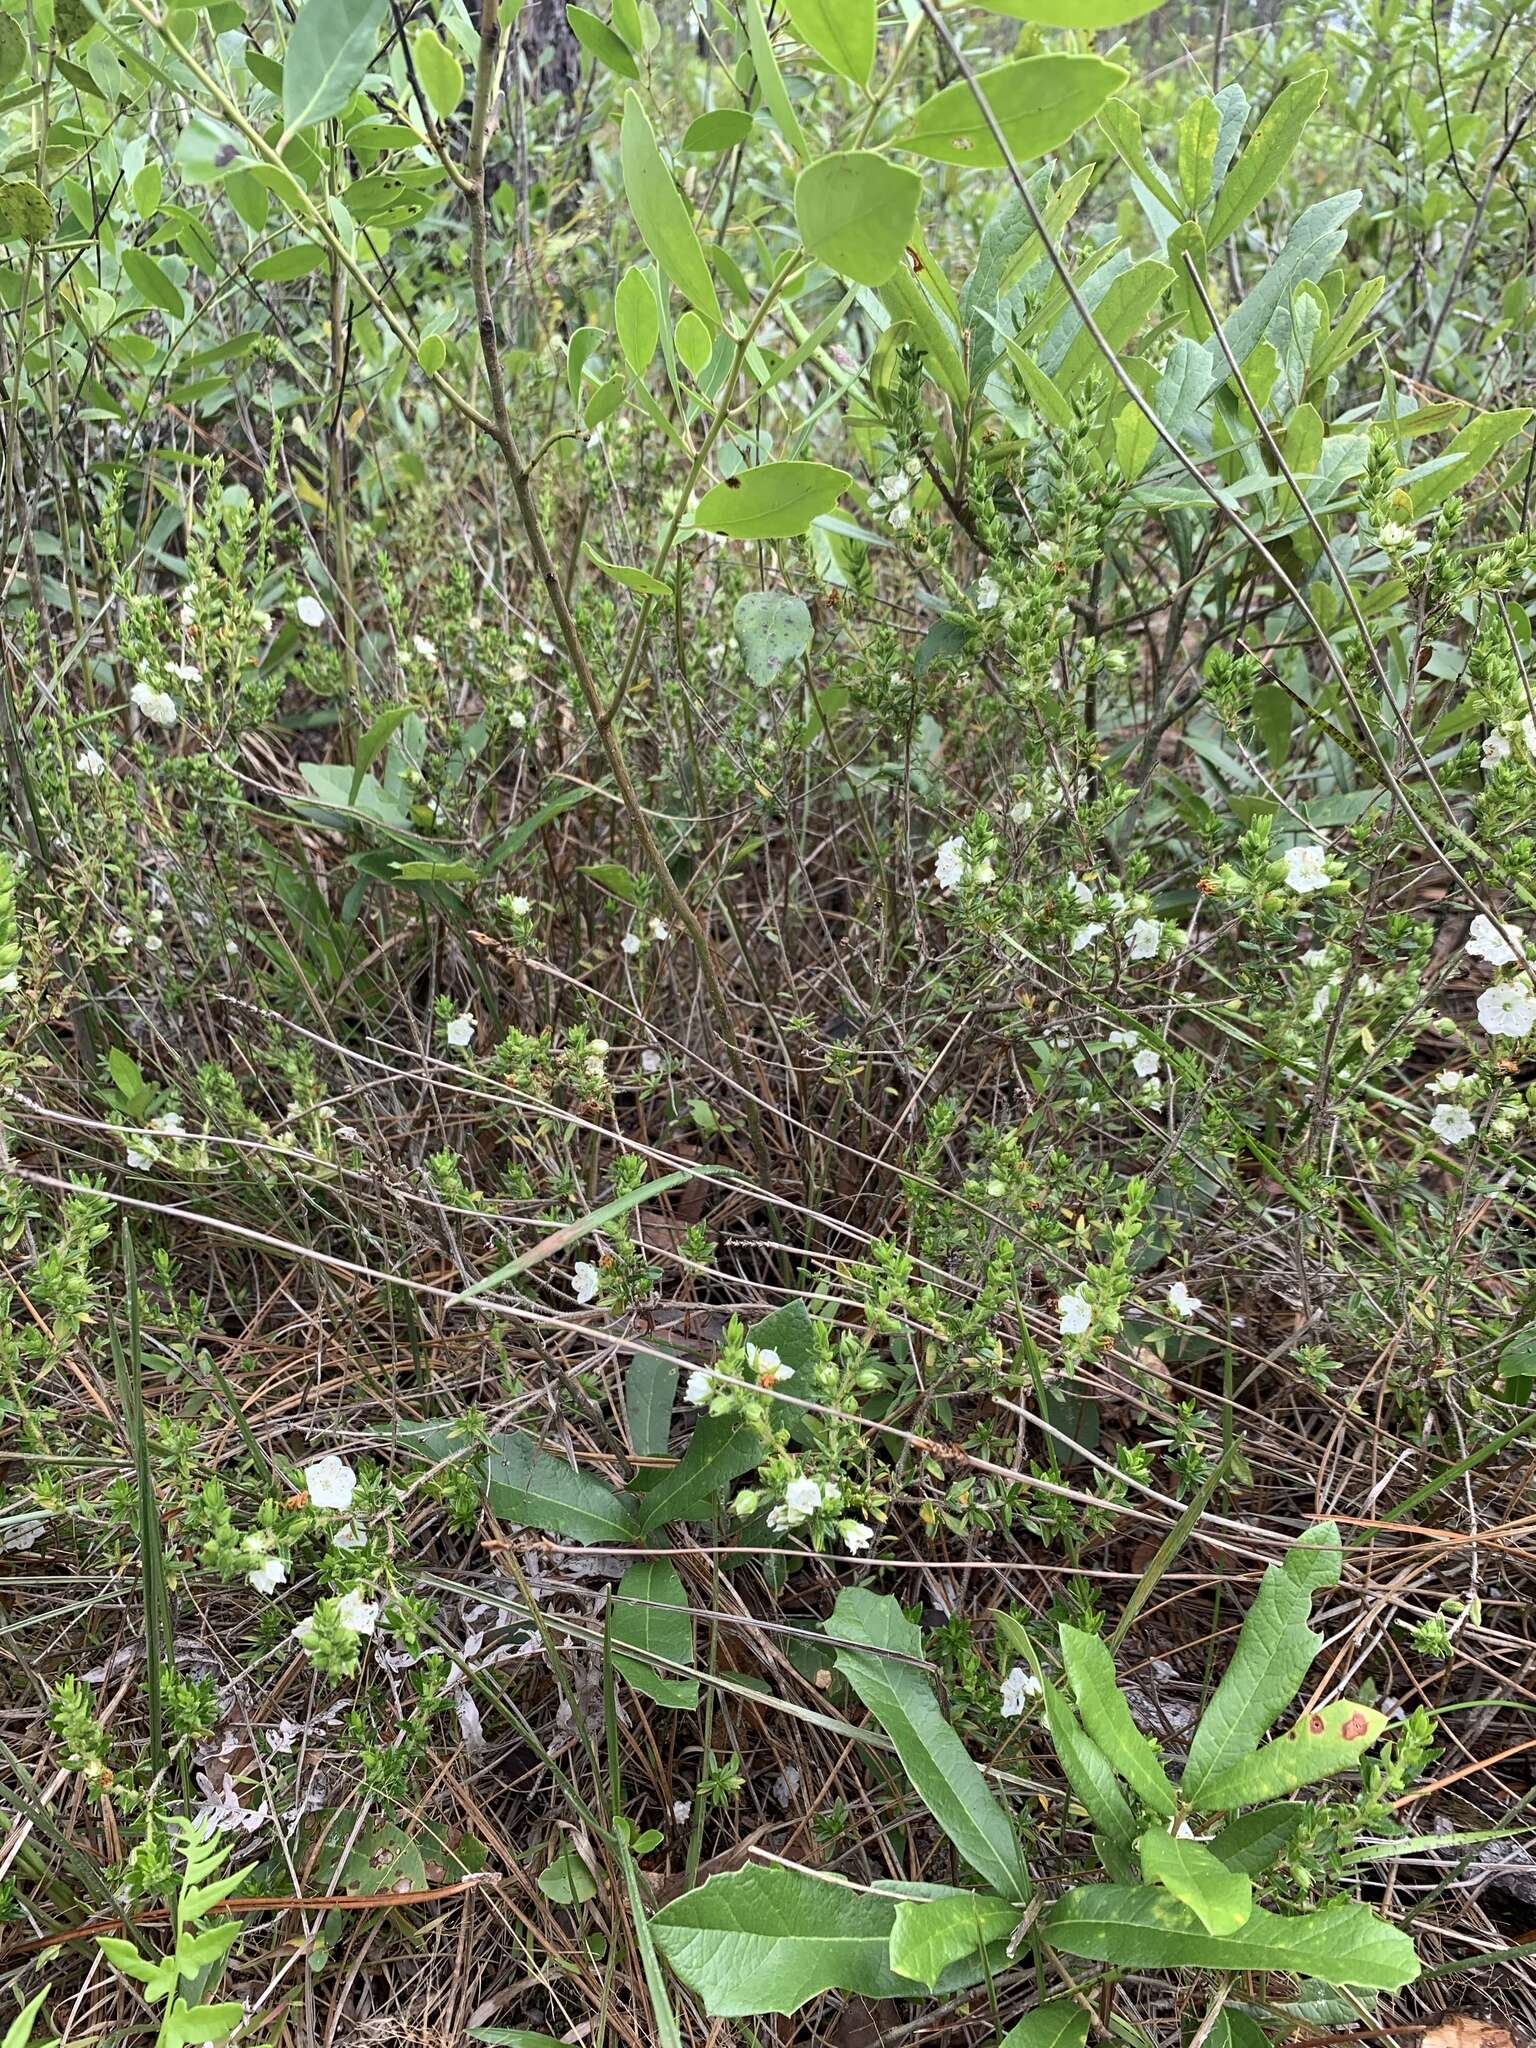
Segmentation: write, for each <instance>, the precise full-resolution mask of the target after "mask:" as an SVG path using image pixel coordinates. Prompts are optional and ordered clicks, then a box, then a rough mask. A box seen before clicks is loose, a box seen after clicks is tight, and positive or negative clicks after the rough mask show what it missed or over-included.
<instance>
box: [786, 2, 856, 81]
mask: <svg viewBox="0 0 1536 2048" xmlns="http://www.w3.org/2000/svg"><path fill="white" fill-rule="evenodd" d="M875 4H876V0H784V12H785V13H786V14H787V15H788V16H789V24H790V27H791V28H792V29H793V30H794V32H795V34H796V35H797V36H798V37H799V38H800V40H801V42H802V43H808V44H809V45H810V47H811V48H812V49H813V50H814V51H815V52H816V54H817V56H818V57H821V58H823V59H824V60H825V61H826V62H827V63H828V64H830V65H831V66H832V69H833V70H834V71H840V72H841V73H842V75H843V76H844V78H851V79H852V80H853V82H854V83H855V85H868V83H869V74H870V73H871V71H873V70H874V68H875Z"/></svg>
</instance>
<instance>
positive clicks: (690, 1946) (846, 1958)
mask: <svg viewBox="0 0 1536 2048" xmlns="http://www.w3.org/2000/svg"><path fill="white" fill-rule="evenodd" d="M895 1921H896V1901H895V1899H893V1898H891V1897H889V1896H888V1895H883V1894H880V1893H877V1892H860V1891H855V1890H854V1889H853V1887H852V1886H851V1885H847V1884H840V1883H838V1882H837V1881H836V1880H835V1879H833V1878H826V1877H818V1876H816V1875H815V1874H814V1873H813V1872H812V1871H809V1870H797V1869H793V1868H790V1867H788V1866H786V1865H783V1864H773V1865H768V1864H749V1865H748V1867H747V1868H746V1869H745V1870H733V1871H729V1872H727V1873H726V1874H725V1875H723V1876H720V1877H712V1878H710V1880H709V1882H708V1883H707V1884H703V1885H701V1886H699V1888H698V1889H697V1890H696V1891H691V1892H685V1893H684V1894H683V1896H682V1897H681V1898H680V1899H674V1900H673V1901H672V1903H671V1904H670V1905H669V1906H664V1907H663V1908H662V1910H661V1911H660V1912H659V1913H658V1914H656V1916H655V1917H654V1918H653V1920H652V1921H651V1923H650V1925H651V1933H652V1935H653V1936H654V1938H655V1941H656V1946H657V1947H658V1948H659V1949H660V1950H661V1952H662V1954H663V1955H664V1956H665V1957H666V1959H667V1961H668V1962H669V1963H670V1964H671V1966H672V1968H673V1969H674V1970H675V1971H676V1972H677V1974H678V1976H679V1977H681V1978H682V1980H683V1982H684V1983H685V1984H687V1985H688V1986H690V1988H691V1989H693V1990H694V1991H696V1992H697V1993H698V1994H699V1996H700V1997H701V1998H702V1999H703V2001H704V2009H705V2011H706V2012H708V2013H709V2014H710V2015H711V2016H712V2017H713V2018H716V2019H730V2018H733V2017H737V2016H740V2015H742V2014H745V2013H759V2012H777V2013H792V2012H796V2011H798V2010H799V2008H800V2007H801V2006H802V2005H804V2004H805V2003H806V2001H807V2000H808V1999H811V1998H815V1997H816V1996H817V1995H818V1993H820V1992H823V1991H852V1992H857V1993H860V1994H861V1995H862V1996H863V1997H865V1998H899V1997H901V1996H902V1995H903V1993H905V1994H906V1995H908V1996H910V1995H911V1989H912V1987H911V1984H910V1982H908V1981H906V1980H903V1979H902V1978H900V1977H898V1976H897V1975H896V1974H895V1972H894V1971H893V1970H892V1968H891V1965H890V1943H891V1930H892V1928H893V1927H894V1925H895Z"/></svg>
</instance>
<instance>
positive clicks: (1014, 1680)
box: [998, 1664, 1040, 1721]
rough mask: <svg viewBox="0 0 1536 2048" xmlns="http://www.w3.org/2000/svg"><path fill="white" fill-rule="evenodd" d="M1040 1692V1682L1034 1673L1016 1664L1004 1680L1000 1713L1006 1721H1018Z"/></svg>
mask: <svg viewBox="0 0 1536 2048" xmlns="http://www.w3.org/2000/svg"><path fill="white" fill-rule="evenodd" d="M1039 1690H1040V1681H1039V1679H1038V1678H1036V1676H1035V1674H1034V1673H1033V1671H1026V1670H1025V1668H1024V1666H1023V1665H1022V1664H1015V1665H1014V1667H1013V1669H1012V1670H1011V1671H1010V1672H1009V1673H1008V1675H1007V1677H1006V1678H1005V1679H1004V1680H1003V1697H1002V1702H1001V1705H1000V1706H999V1708H998V1712H999V1713H1000V1714H1001V1715H1002V1717H1003V1719H1004V1720H1005V1721H1013V1720H1016V1719H1017V1718H1018V1716H1019V1715H1020V1714H1022V1713H1023V1711H1024V1708H1025V1705H1026V1703H1027V1702H1028V1701H1030V1700H1032V1699H1034V1698H1035V1696H1036V1695H1037V1694H1038V1692H1039Z"/></svg>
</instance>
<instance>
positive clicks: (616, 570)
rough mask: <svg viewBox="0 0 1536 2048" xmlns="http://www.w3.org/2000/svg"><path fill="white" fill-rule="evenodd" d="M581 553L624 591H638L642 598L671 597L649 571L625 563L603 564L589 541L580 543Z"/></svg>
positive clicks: (666, 588)
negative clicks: (620, 584) (622, 587)
mask: <svg viewBox="0 0 1536 2048" xmlns="http://www.w3.org/2000/svg"><path fill="white" fill-rule="evenodd" d="M581 551H582V553H583V554H584V555H585V556H586V558H587V560H588V561H589V562H590V563H591V564H592V566H593V568H594V569H601V571H602V572H603V574H604V575H605V576H611V577H612V578H613V580H614V582H615V583H622V584H623V586H624V588H625V589H626V590H638V591H639V592H640V594H641V596H642V597H670V596H671V595H672V592H671V590H670V589H669V588H668V586H667V585H666V584H665V583H663V582H662V580H661V578H660V577H659V576H653V575H652V574H651V572H650V570H649V569H636V568H634V567H633V566H632V565H631V564H629V563H627V562H605V561H604V560H603V558H602V556H601V555H600V554H599V553H598V552H597V549H596V548H595V547H593V545H592V543H591V542H590V541H584V542H583V543H582V550H581Z"/></svg>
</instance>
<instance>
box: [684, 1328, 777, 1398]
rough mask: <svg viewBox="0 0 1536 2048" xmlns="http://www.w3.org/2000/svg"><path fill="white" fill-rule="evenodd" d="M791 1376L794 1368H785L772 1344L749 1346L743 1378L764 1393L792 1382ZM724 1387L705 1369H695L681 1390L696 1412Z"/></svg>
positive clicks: (700, 1367)
mask: <svg viewBox="0 0 1536 2048" xmlns="http://www.w3.org/2000/svg"><path fill="white" fill-rule="evenodd" d="M794 1376H795V1369H794V1367H793V1366H792V1365H786V1364H785V1363H784V1361H783V1359H782V1358H780V1356H779V1354H778V1352H777V1351H775V1350H774V1348H773V1346H772V1345H771V1344H748V1346H747V1368H746V1375H745V1377H747V1378H748V1379H754V1380H756V1381H757V1384H758V1385H759V1386H760V1387H762V1388H763V1389H764V1390H766V1389H767V1388H769V1387H778V1386H782V1385H783V1384H784V1382H785V1381H786V1380H792V1379H793V1378H794ZM723 1385H724V1382H722V1381H719V1380H717V1379H716V1377H715V1375H714V1374H713V1373H712V1372H710V1371H709V1370H708V1369H707V1368H706V1367H704V1366H695V1367H694V1369H693V1371H692V1372H691V1373H689V1375H688V1384H687V1386H686V1387H685V1388H684V1389H683V1399H684V1400H685V1401H690V1402H691V1403H692V1404H693V1406H694V1407H695V1408H702V1407H704V1406H705V1405H706V1404H707V1403H708V1402H710V1401H712V1400H713V1399H714V1398H715V1395H716V1393H717V1391H719V1389H720V1388H721V1387H722V1386H723Z"/></svg>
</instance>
